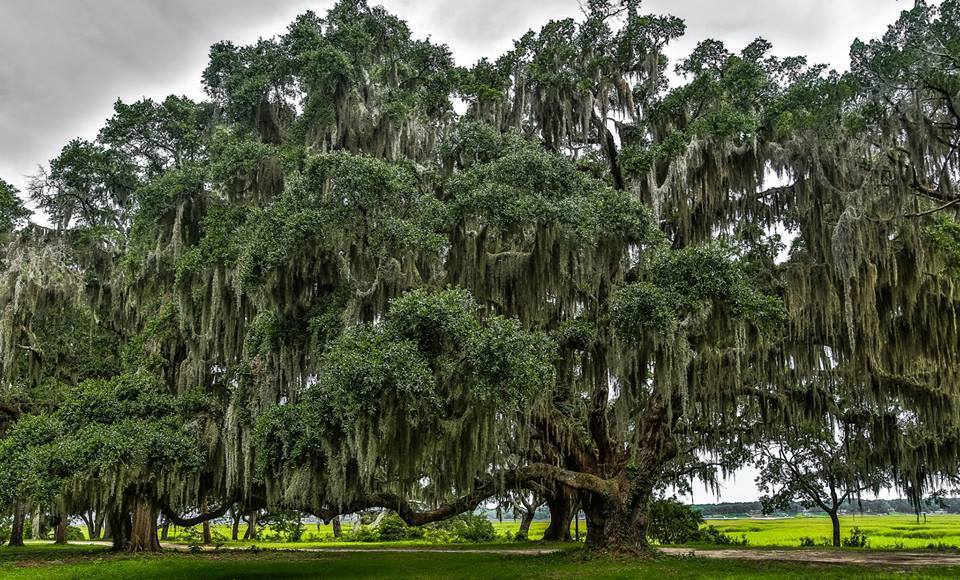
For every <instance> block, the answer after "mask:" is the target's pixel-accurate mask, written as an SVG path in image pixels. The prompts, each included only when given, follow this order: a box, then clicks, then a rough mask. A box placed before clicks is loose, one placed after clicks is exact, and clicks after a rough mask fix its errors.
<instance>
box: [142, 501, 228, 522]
mask: <svg viewBox="0 0 960 580" xmlns="http://www.w3.org/2000/svg"><path fill="white" fill-rule="evenodd" d="M235 505H236V499H228V500H224V501H223V503H222V504H221V505H220V506H219V507H217V508H214V509H207V510H204V511H203V512H202V513H200V514H199V515H196V516H193V517H184V516H181V515H179V514H178V513H177V512H175V511H174V510H172V509H171V508H170V507H169V506H167V505H166V504H163V503H161V504H160V506H159V510H160V513H161V514H163V516H164V517H165V518H167V520H169V521H170V522H171V523H172V524H174V525H176V526H180V527H182V528H189V527H191V526H196V525H198V524H202V523H203V522H209V521H210V520H215V519H217V518H221V517H223V516H224V514H226V513H227V512H228V511H230V510H231V509H232V508H233V507H234V506H235Z"/></svg>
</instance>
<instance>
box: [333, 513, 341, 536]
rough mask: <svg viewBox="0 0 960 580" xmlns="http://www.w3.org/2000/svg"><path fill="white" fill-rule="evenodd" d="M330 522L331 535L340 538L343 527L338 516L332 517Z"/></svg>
mask: <svg viewBox="0 0 960 580" xmlns="http://www.w3.org/2000/svg"><path fill="white" fill-rule="evenodd" d="M331 524H332V526H333V537H334V538H340V537H342V536H343V527H342V526H341V524H340V516H337V517H335V518H333V521H332V522H331Z"/></svg>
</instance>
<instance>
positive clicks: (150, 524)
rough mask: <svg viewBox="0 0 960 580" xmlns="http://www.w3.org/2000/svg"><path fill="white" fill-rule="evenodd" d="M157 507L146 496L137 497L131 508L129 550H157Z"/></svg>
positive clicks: (158, 545) (158, 544)
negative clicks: (131, 519)
mask: <svg viewBox="0 0 960 580" xmlns="http://www.w3.org/2000/svg"><path fill="white" fill-rule="evenodd" d="M158 511H159V510H158V509H157V507H156V506H155V505H153V502H151V501H150V500H149V499H147V498H138V499H137V501H136V503H135V504H134V508H133V521H132V522H131V527H130V543H129V546H128V547H127V550H128V551H130V552H159V551H160V539H159V538H158V537H157V514H158Z"/></svg>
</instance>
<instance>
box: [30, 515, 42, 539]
mask: <svg viewBox="0 0 960 580" xmlns="http://www.w3.org/2000/svg"><path fill="white" fill-rule="evenodd" d="M40 518H41V515H40V508H38V507H36V508H33V517H32V518H30V539H31V540H39V539H40Z"/></svg>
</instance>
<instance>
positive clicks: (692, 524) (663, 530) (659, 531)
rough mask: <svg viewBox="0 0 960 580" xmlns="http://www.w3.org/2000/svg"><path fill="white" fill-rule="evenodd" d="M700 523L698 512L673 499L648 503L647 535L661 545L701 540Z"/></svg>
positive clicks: (701, 517) (700, 516)
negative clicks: (648, 525) (648, 520)
mask: <svg viewBox="0 0 960 580" xmlns="http://www.w3.org/2000/svg"><path fill="white" fill-rule="evenodd" d="M702 523H703V516H702V515H701V514H700V512H698V511H697V510H695V509H693V508H692V507H690V506H688V505H685V504H682V503H680V502H679V501H677V500H676V499H675V498H670V499H661V500H656V501H653V502H651V503H650V527H649V528H648V530H647V535H648V536H649V537H650V538H651V539H653V540H656V541H657V542H659V543H661V544H685V543H687V542H692V541H696V540H699V539H701V534H700V525H701V524H702ZM718 533H719V532H718Z"/></svg>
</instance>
